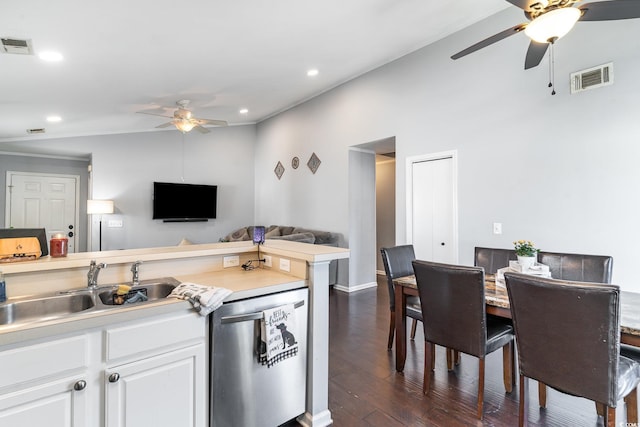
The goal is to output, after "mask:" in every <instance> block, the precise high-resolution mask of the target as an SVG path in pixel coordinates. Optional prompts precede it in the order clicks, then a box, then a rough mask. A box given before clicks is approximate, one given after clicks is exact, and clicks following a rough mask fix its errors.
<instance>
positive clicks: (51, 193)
mask: <svg viewBox="0 0 640 427" xmlns="http://www.w3.org/2000/svg"><path fill="white" fill-rule="evenodd" d="M79 183H80V177H79V176H74V175H55V174H50V175H48V174H36V173H28V172H7V210H6V215H5V218H6V219H5V227H13V228H44V229H45V231H46V232H47V241H48V240H50V239H51V236H52V235H54V234H58V233H60V234H63V235H65V236H67V238H68V239H69V252H75V247H76V237H77V236H76V234H77V233H76V224H77V222H78V215H79V213H78V211H79V204H78V193H79V188H80V187H79Z"/></svg>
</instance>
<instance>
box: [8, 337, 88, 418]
mask: <svg viewBox="0 0 640 427" xmlns="http://www.w3.org/2000/svg"><path fill="white" fill-rule="evenodd" d="M88 338H89V337H88V335H86V334H79V335H77V336H72V337H66V338H61V339H53V340H49V341H45V342H40V343H35V344H32V345H26V346H20V347H15V348H12V349H9V350H5V351H0V426H12V427H32V426H36V425H46V426H52V427H63V426H69V427H70V426H82V425H87V424H86V421H87V413H88V411H87V409H88V407H87V401H88V399H89V398H90V397H91V392H90V390H88V388H87V381H88V373H89V353H88Z"/></svg>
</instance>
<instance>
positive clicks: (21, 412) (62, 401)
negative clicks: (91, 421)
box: [0, 376, 87, 427]
mask: <svg viewBox="0 0 640 427" xmlns="http://www.w3.org/2000/svg"><path fill="white" fill-rule="evenodd" d="M77 378H78V377H77V376H72V377H67V378H62V379H59V380H54V381H47V382H44V383H42V384H39V385H36V386H34V387H30V388H27V389H24V390H20V391H17V392H13V393H6V394H2V395H0V425H1V426H11V427H33V426H47V427H72V426H84V425H87V422H86V421H87V420H86V406H87V399H86V398H87V392H86V391H85V388H86V381H85V380H83V379H80V380H79V379H77ZM74 386H75V388H78V390H75V389H74Z"/></svg>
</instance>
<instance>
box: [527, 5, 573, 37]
mask: <svg viewBox="0 0 640 427" xmlns="http://www.w3.org/2000/svg"><path fill="white" fill-rule="evenodd" d="M581 15H582V12H581V11H580V9H577V8H575V7H563V8H561V9H554V10H551V11H549V12H546V13H545V14H543V15H540V16H538V17H537V18H536V19H534V20H533V21H531V22H530V23H529V24H528V25H527V26H526V28H525V29H524V33H525V34H526V35H527V36H528V37H529V38H530V39H532V40H533V41H536V42H538V43H552V42H554V41H555V40H557V39H559V38H561V37H563V36H565V35H566V34H567V33H568V32H569V31H571V29H572V28H573V26H574V25H575V23H576V22H578V19H580V16H581Z"/></svg>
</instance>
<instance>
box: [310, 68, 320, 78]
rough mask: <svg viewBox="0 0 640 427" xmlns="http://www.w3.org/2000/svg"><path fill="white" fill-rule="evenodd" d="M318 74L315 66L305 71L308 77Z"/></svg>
mask: <svg viewBox="0 0 640 427" xmlns="http://www.w3.org/2000/svg"><path fill="white" fill-rule="evenodd" d="M317 75H318V70H317V69H315V68H312V69H311V70H309V71H307V76H309V77H314V76H317Z"/></svg>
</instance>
